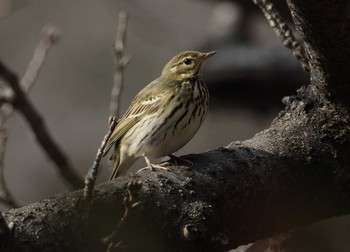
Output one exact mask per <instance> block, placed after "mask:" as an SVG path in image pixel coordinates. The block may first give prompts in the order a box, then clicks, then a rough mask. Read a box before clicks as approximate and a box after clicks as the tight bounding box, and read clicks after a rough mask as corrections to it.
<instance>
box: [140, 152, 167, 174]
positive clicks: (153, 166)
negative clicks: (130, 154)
mask: <svg viewBox="0 0 350 252" xmlns="http://www.w3.org/2000/svg"><path fill="white" fill-rule="evenodd" d="M143 158H144V159H145V161H146V163H147V165H148V168H150V169H151V171H154V170H155V169H161V170H166V171H167V170H169V169H168V168H166V167H164V166H162V165H161V164H152V162H151V160H150V159H149V158H148V157H147V156H146V155H143Z"/></svg>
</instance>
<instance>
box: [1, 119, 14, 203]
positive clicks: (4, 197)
mask: <svg viewBox="0 0 350 252" xmlns="http://www.w3.org/2000/svg"><path fill="white" fill-rule="evenodd" d="M2 123H3V121H2V120H0V124H1V125H0V202H1V203H2V204H4V205H6V206H8V207H10V208H15V207H18V203H17V202H16V200H15V199H14V197H13V196H12V194H11V193H10V191H9V190H8V188H7V185H6V182H5V179H4V157H5V150H6V143H7V130H6V128H4V127H3V125H2Z"/></svg>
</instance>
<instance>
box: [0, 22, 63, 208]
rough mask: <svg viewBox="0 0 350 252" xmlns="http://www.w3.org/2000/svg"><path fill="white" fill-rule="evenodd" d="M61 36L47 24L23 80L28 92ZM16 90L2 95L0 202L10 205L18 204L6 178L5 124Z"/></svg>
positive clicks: (25, 89)
mask: <svg viewBox="0 0 350 252" xmlns="http://www.w3.org/2000/svg"><path fill="white" fill-rule="evenodd" d="M58 38H59V34H58V30H57V29H56V28H55V27H54V26H45V27H44V28H43V30H42V34H41V39H40V41H39V44H38V45H37V47H36V48H35V50H34V54H33V58H32V60H31V61H30V63H29V64H28V67H27V70H26V72H25V74H24V76H23V78H22V80H21V86H22V89H23V90H24V91H25V92H28V91H29V90H30V88H31V87H32V86H33V84H34V82H35V80H36V79H37V76H38V73H39V70H40V69H41V66H42V64H43V62H44V60H45V58H46V55H47V52H48V51H49V49H50V48H51V46H52V45H53V43H54V42H55V41H56V40H57V39H58ZM13 101H14V92H13V91H12V90H11V88H4V89H3V90H2V92H1V97H0V102H1V104H0V131H1V132H0V135H1V136H0V202H1V203H2V204H5V205H7V206H9V207H17V206H18V204H17V203H16V201H15V200H14V198H13V196H12V195H11V193H10V192H9V190H8V189H7V186H6V182H5V179H4V156H5V149H6V143H7V130H6V128H5V126H4V124H5V121H6V119H7V118H8V117H9V116H10V115H11V114H12V112H13V106H12V103H13Z"/></svg>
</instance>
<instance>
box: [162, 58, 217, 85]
mask: <svg viewBox="0 0 350 252" xmlns="http://www.w3.org/2000/svg"><path fill="white" fill-rule="evenodd" d="M215 53H216V52H215V51H213V52H208V53H202V52H196V51H185V52H182V53H179V54H178V55H176V56H175V57H174V58H172V59H171V60H170V61H169V62H168V63H167V64H166V65H165V67H164V69H163V71H162V76H163V77H172V78H175V79H187V78H193V77H196V76H199V75H201V74H202V64H203V63H204V62H205V61H206V60H207V59H208V58H210V57H211V56H213V55H214V54H215Z"/></svg>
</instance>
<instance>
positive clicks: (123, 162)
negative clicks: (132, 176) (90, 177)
mask: <svg viewBox="0 0 350 252" xmlns="http://www.w3.org/2000/svg"><path fill="white" fill-rule="evenodd" d="M110 159H111V160H114V165H113V171H112V174H111V176H110V177H109V180H112V179H114V178H116V177H118V176H120V175H124V174H125V173H126V172H127V170H128V169H129V168H130V166H132V164H133V163H135V161H136V160H137V158H135V157H133V156H128V155H126V154H125V153H121V151H120V148H118V149H116V150H115V152H114V153H113V155H112V156H111V158H110Z"/></svg>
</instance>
